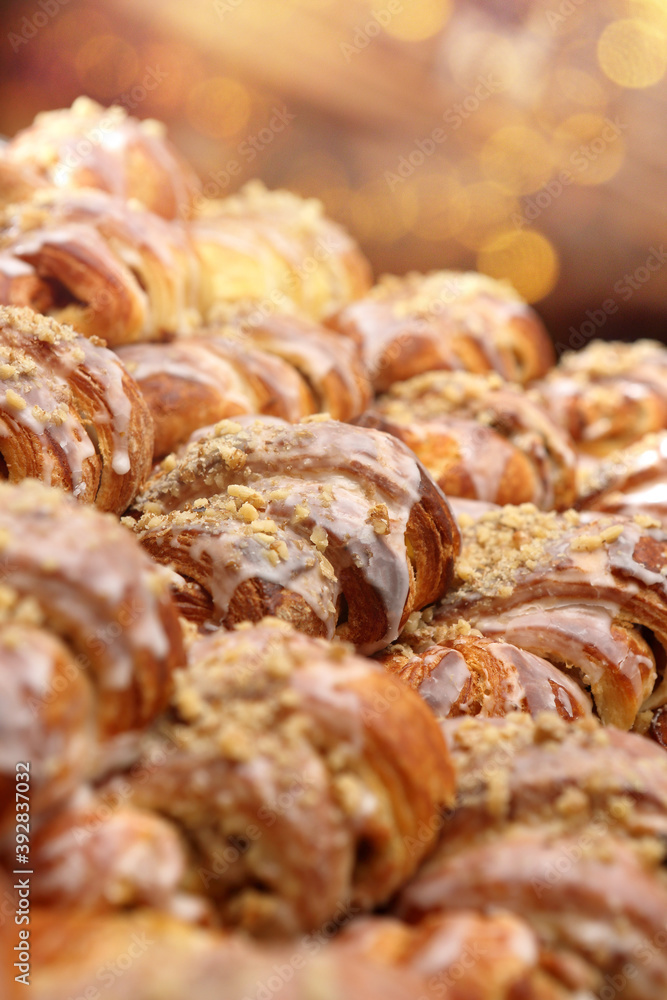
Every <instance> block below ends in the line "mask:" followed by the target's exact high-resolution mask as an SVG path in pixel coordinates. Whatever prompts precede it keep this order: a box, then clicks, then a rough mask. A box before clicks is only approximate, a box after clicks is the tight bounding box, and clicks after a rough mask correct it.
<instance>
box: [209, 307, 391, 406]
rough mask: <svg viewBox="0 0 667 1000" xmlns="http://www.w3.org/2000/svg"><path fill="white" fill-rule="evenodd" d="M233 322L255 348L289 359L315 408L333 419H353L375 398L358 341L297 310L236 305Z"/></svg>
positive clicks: (231, 323) (230, 322)
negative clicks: (372, 395)
mask: <svg viewBox="0 0 667 1000" xmlns="http://www.w3.org/2000/svg"><path fill="white" fill-rule="evenodd" d="M228 325H229V326H231V327H232V328H233V329H238V330H239V332H240V333H241V335H242V336H243V338H244V339H245V340H246V341H247V342H248V343H250V344H252V345H253V346H254V347H257V348H259V349H261V350H263V351H268V352H269V353H270V354H274V355H277V356H278V357H281V358H283V359H284V360H285V361H288V362H289V364H291V365H292V366H293V367H294V368H296V370H297V371H298V372H299V373H300V374H301V376H302V378H303V379H304V380H305V381H306V382H307V384H308V387H309V389H310V391H311V393H312V394H313V397H314V399H315V402H316V408H317V410H318V411H320V412H322V413H328V414H329V415H330V416H331V417H332V418H333V419H334V420H351V419H352V418H353V417H356V416H357V415H358V414H360V413H363V411H364V410H365V409H366V407H367V406H368V404H369V403H370V400H371V386H370V383H369V382H368V379H367V378H366V376H365V374H364V371H363V365H362V362H361V357H360V355H359V351H358V349H357V347H356V345H355V344H353V343H351V342H350V341H348V340H341V338H340V337H339V336H338V335H337V334H335V333H332V332H331V331H330V330H329V329H327V328H326V327H324V326H321V325H320V324H318V323H314V322H312V321H311V320H307V319H304V318H302V317H300V316H297V315H290V314H289V313H285V312H281V311H276V310H273V311H272V312H269V313H268V314H265V313H263V312H262V311H261V310H257V311H253V310H244V309H243V308H234V314H233V315H232V316H231V317H230V318H229V323H228Z"/></svg>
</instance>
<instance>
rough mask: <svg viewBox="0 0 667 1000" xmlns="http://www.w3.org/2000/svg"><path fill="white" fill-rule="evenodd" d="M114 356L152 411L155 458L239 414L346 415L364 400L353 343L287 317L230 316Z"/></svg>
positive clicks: (337, 417) (363, 382) (365, 390)
mask: <svg viewBox="0 0 667 1000" xmlns="http://www.w3.org/2000/svg"><path fill="white" fill-rule="evenodd" d="M119 354H120V357H121V358H122V360H123V363H124V364H125V365H126V367H127V368H128V371H130V372H131V373H132V375H133V376H134V378H135V379H136V380H137V382H138V383H139V387H140V389H141V391H142V393H143V394H144V397H145V398H146V401H147V403H148V406H149V408H150V411H151V414H152V416H153V422H154V425H155V453H154V457H155V459H156V460H157V459H160V458H163V457H164V456H165V455H167V454H169V452H171V451H174V450H175V449H176V448H177V447H178V446H179V445H181V444H183V443H184V442H185V441H187V439H188V438H189V436H190V435H191V434H192V433H193V432H194V431H195V430H198V429H199V428H200V427H205V426H208V425H209V424H214V423H216V421H219V420H224V419H226V418H229V417H234V416H236V415H238V414H241V413H264V414H267V415H270V416H276V417H282V418H283V419H285V420H289V421H298V420H301V419H302V418H303V417H306V416H309V415H310V414H312V413H317V412H325V413H328V414H329V415H330V416H331V417H332V418H333V419H335V420H350V419H352V418H353V417H356V416H358V415H359V414H360V413H361V412H362V410H363V409H364V408H365V406H366V405H367V404H368V402H369V398H370V391H369V387H368V383H367V382H366V380H365V379H364V377H363V375H362V372H361V364H360V361H359V358H358V356H357V353H356V350H355V348H354V346H353V345H352V344H348V343H347V342H346V341H343V342H341V341H340V338H338V337H336V336H335V335H334V334H332V333H330V332H328V331H326V330H325V329H324V328H321V327H319V326H318V325H317V324H315V323H311V322H308V321H306V320H300V319H297V318H295V317H290V318H287V317H277V316H276V317H270V318H267V319H264V320H262V321H261V322H260V323H256V322H252V323H247V322H242V321H241V319H240V318H238V317H237V318H236V319H235V320H234V321H233V323H229V324H226V325H223V326H219V327H216V326H213V327H209V328H202V329H201V330H199V331H197V336H196V337H195V336H192V337H187V338H181V339H179V340H175V341H173V342H172V343H169V344H133V345H129V346H127V347H124V348H121V349H120V350H119Z"/></svg>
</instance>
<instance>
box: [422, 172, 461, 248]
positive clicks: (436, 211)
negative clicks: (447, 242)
mask: <svg viewBox="0 0 667 1000" xmlns="http://www.w3.org/2000/svg"><path fill="white" fill-rule="evenodd" d="M412 186H413V190H414V192H415V194H416V197H417V205H418V210H417V214H416V217H415V219H414V221H413V223H412V226H411V228H412V231H413V232H414V233H416V235H417V236H421V238H422V239H425V240H443V239H447V238H448V237H450V236H456V234H457V233H458V232H460V231H461V229H462V228H463V227H464V226H465V224H466V221H467V219H468V213H469V211H470V206H469V203H468V195H467V193H466V190H465V188H464V187H463V186H462V185H461V184H460V183H459V181H458V180H457V179H456V178H455V177H452V176H451V175H449V176H448V175H446V174H445V175H443V174H424V175H422V176H419V177H416V178H415V179H414V183H413V185H412Z"/></svg>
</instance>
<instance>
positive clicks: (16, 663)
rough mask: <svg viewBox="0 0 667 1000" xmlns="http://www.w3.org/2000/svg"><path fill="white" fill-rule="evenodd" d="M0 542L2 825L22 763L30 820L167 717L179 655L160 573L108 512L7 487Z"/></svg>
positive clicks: (29, 488) (33, 489)
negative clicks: (128, 739) (132, 736)
mask: <svg viewBox="0 0 667 1000" xmlns="http://www.w3.org/2000/svg"><path fill="white" fill-rule="evenodd" d="M0 545H1V553H0V555H1V563H2V585H1V587H0V602H1V603H0V609H1V612H2V619H1V621H0V673H1V676H2V690H3V698H2V700H1V702H0V731H1V732H2V741H3V748H4V753H3V756H2V768H1V770H0V790H1V794H0V803H1V807H0V816H1V817H2V824H4V823H5V822H7V821H8V820H9V818H10V816H11V817H13V816H14V805H13V804H14V783H15V777H14V768H15V765H16V762H17V761H29V762H31V779H30V785H31V812H32V817H33V820H34V821H35V822H36V821H37V819H38V816H39V815H40V814H41V813H44V812H46V810H47V809H50V808H53V806H55V805H57V804H59V803H61V802H63V801H64V800H65V799H66V798H67V797H68V796H69V795H70V794H71V793H72V792H73V791H74V790H75V789H76V788H77V787H78V785H79V784H80V783H81V782H82V781H84V780H86V778H87V777H90V776H91V775H94V774H96V773H103V771H104V769H105V768H106V767H108V766H109V763H110V759H111V758H112V757H113V746H114V743H113V741H112V738H113V737H115V736H116V735H117V734H122V733H128V732H130V731H132V730H136V729H139V728H141V727H143V726H146V725H147V724H148V723H149V722H150V721H151V720H152V719H153V718H154V717H155V716H156V715H157V714H158V713H159V712H160V711H161V710H162V709H163V708H164V706H165V704H166V702H167V699H168V697H169V692H170V687H171V675H172V672H173V670H174V668H175V667H177V666H179V665H180V664H181V663H182V662H183V660H184V652H183V647H182V640H181V633H180V629H179V624H178V619H177V617H176V613H175V609H174V606H173V604H172V602H171V599H170V596H169V591H168V580H167V576H166V574H165V573H164V571H163V570H162V568H161V567H157V566H155V565H154V564H152V563H151V562H150V560H149V559H148V558H147V557H146V555H145V553H144V552H142V551H141V549H140V548H139V546H138V545H137V544H136V541H135V539H134V538H133V537H132V536H131V534H130V533H129V532H128V531H127V530H126V529H125V528H123V527H121V526H120V525H119V524H118V523H117V522H116V521H115V520H114V519H113V518H112V517H111V516H110V515H105V514H101V513H99V512H98V511H96V510H94V509H93V508H91V507H85V506H82V505H81V504H78V503H76V502H75V501H74V500H73V499H72V498H71V497H69V496H68V495H67V494H65V493H62V492H60V491H59V490H55V489H48V488H46V487H44V486H41V485H40V484H39V483H37V482H34V481H32V480H26V481H25V482H23V483H21V484H20V485H19V486H10V485H8V484H2V485H0ZM119 745H120V744H119Z"/></svg>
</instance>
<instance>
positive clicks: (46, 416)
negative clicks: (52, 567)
mask: <svg viewBox="0 0 667 1000" xmlns="http://www.w3.org/2000/svg"><path fill="white" fill-rule="evenodd" d="M0 421H1V423H0V429H1V430H2V435H1V436H0V458H1V459H2V471H3V473H4V477H5V478H7V479H9V480H10V481H11V482H17V481H19V480H21V479H24V478H26V477H32V478H34V479H40V480H42V482H44V483H46V484H47V485H53V486H59V487H61V488H62V489H65V490H68V491H71V492H72V493H73V494H74V496H75V497H77V499H79V500H81V501H83V502H84V503H94V504H96V506H98V507H100V508H101V509H102V510H109V511H114V512H116V513H118V514H120V513H122V512H123V511H124V510H125V509H126V508H127V506H128V504H129V503H130V501H131V500H132V498H133V497H134V496H135V494H136V492H137V490H138V488H139V486H140V485H141V484H142V483H143V481H144V479H146V478H147V476H148V473H149V472H150V468H151V458H152V452H153V448H152V439H153V428H152V421H151V416H150V413H149V410H148V407H147V405H146V403H145V402H144V399H143V397H142V395H141V393H140V392H139V390H138V388H137V386H136V384H135V383H134V381H133V380H132V379H131V378H130V377H129V376H128V375H127V373H126V371H125V369H124V368H123V365H122V364H121V363H120V362H119V361H118V359H117V357H116V356H115V355H114V354H113V353H112V352H111V351H109V350H107V349H106V348H105V347H103V346H101V343H99V342H97V341H96V342H93V341H90V340H87V339H86V338H85V337H82V336H80V335H79V334H76V333H75V332H74V330H72V328H71V327H69V326H65V325H62V324H59V323H57V322H56V321H55V320H52V319H50V318H49V317H47V316H39V315H36V314H35V313H33V312H32V311H31V310H29V309H15V308H10V307H2V306H0Z"/></svg>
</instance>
